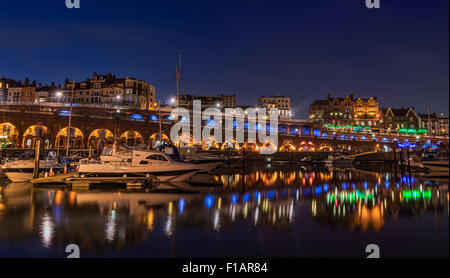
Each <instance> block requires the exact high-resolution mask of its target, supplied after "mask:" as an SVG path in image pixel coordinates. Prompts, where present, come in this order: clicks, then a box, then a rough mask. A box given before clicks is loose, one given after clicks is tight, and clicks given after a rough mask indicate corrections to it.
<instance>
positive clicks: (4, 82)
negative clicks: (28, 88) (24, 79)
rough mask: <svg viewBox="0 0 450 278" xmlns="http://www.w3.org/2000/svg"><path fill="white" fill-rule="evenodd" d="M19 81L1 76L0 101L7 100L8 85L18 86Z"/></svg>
mask: <svg viewBox="0 0 450 278" xmlns="http://www.w3.org/2000/svg"><path fill="white" fill-rule="evenodd" d="M20 86H21V83H20V82H19V81H16V80H13V79H8V78H1V79H0V103H7V102H8V90H9V88H10V87H20Z"/></svg>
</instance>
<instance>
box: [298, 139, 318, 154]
mask: <svg viewBox="0 0 450 278" xmlns="http://www.w3.org/2000/svg"><path fill="white" fill-rule="evenodd" d="M298 151H299V152H313V151H315V148H314V143H313V142H311V141H309V142H306V141H302V142H301V143H300V145H299V147H298Z"/></svg>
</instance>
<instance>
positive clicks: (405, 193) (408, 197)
mask: <svg viewBox="0 0 450 278" xmlns="http://www.w3.org/2000/svg"><path fill="white" fill-rule="evenodd" d="M402 196H403V199H405V200H411V191H409V190H403V192H402Z"/></svg>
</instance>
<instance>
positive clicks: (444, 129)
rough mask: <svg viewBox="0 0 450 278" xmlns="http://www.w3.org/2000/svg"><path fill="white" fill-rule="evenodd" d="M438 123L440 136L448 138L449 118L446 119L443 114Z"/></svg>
mask: <svg viewBox="0 0 450 278" xmlns="http://www.w3.org/2000/svg"><path fill="white" fill-rule="evenodd" d="M438 122H439V133H438V135H441V136H448V135H449V130H448V129H449V125H448V124H449V121H448V117H444V114H443V113H441V114H440V116H439V117H438Z"/></svg>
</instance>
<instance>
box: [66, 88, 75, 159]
mask: <svg viewBox="0 0 450 278" xmlns="http://www.w3.org/2000/svg"><path fill="white" fill-rule="evenodd" d="M74 89H75V80H72V94H71V95H70V111H69V125H68V126H67V143H66V156H69V142H70V137H69V136H70V124H71V122H72V102H73V91H74Z"/></svg>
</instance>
